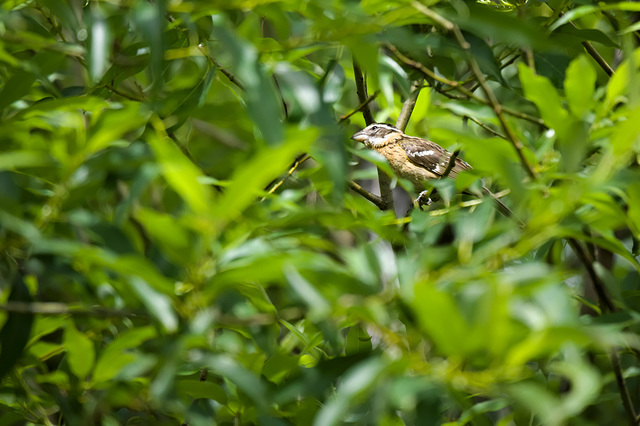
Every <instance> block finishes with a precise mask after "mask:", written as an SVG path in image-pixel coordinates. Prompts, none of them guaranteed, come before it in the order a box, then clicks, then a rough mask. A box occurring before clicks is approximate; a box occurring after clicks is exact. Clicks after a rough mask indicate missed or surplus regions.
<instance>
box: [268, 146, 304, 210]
mask: <svg viewBox="0 0 640 426" xmlns="http://www.w3.org/2000/svg"><path fill="white" fill-rule="evenodd" d="M309 158H311V156H310V155H309V154H307V153H306V152H303V153H302V154H300V155H298V157H297V158H296V159H295V160H293V163H292V164H291V167H290V168H289V171H288V172H287V174H286V175H285V177H283V178H282V179H280V180H279V181H278V182H277V183H276V184H275V185H273V186H272V187H271V189H269V190H268V191H267V195H269V194H273V193H274V192H275V191H276V189H278V188H280V186H282V184H283V183H284V182H285V181H286V180H287V179H288V178H289V176H291V175H292V174H293V172H295V171H296V169H297V168H298V167H299V166H300V164H302V163H304V162H305V161H307V160H308V159H309ZM266 198H267V197H266V196H264V197H262V199H260V201H264V200H265V199H266Z"/></svg>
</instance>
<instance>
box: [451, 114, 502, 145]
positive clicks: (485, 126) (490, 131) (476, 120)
mask: <svg viewBox="0 0 640 426" xmlns="http://www.w3.org/2000/svg"><path fill="white" fill-rule="evenodd" d="M454 114H455V113H454ZM464 117H466V118H468V119H469V120H471V121H473V122H474V123H476V124H477V125H478V126H480V127H482V128H483V129H485V130H486V131H487V132H489V133H491V134H492V135H494V136H497V137H499V138H502V139H507V137H506V136H505V135H503V134H502V133H500V132H497V131H495V130H493V129H492V128H491V127H489V126H487V125H486V124H484V123H483V122H482V121H480V120H478V119H477V118H475V117H472V116H470V115H465V116H464ZM507 140H508V139H507Z"/></svg>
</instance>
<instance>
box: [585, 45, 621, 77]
mask: <svg viewBox="0 0 640 426" xmlns="http://www.w3.org/2000/svg"><path fill="white" fill-rule="evenodd" d="M581 44H582V45H583V46H584V48H585V50H586V51H587V53H588V54H589V55H591V57H592V58H593V59H594V60H595V61H596V62H597V63H598V65H600V68H602V69H603V70H604V72H606V73H607V75H608V76H609V77H611V76H613V75H614V74H615V73H616V72H615V71H614V70H613V68H611V65H609V64H608V63H607V61H606V60H605V59H604V58H603V57H602V56H601V55H600V53H598V51H597V50H596V48H595V47H593V45H592V44H591V43H590V42H588V41H583V42H581Z"/></svg>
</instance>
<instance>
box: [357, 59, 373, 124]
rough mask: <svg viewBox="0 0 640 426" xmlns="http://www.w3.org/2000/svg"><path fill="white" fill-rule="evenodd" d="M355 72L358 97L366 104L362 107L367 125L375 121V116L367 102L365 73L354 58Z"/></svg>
mask: <svg viewBox="0 0 640 426" xmlns="http://www.w3.org/2000/svg"><path fill="white" fill-rule="evenodd" d="M353 74H354V76H355V81H356V92H357V93H358V99H360V103H361V104H364V106H363V107H362V116H363V117H364V122H365V123H366V124H367V126H368V125H369V124H371V123H373V122H375V120H374V118H373V114H372V113H371V108H369V103H368V102H367V99H368V95H367V83H366V81H365V79H364V75H363V73H362V70H361V69H360V66H359V65H358V63H357V62H356V61H355V59H354V60H353Z"/></svg>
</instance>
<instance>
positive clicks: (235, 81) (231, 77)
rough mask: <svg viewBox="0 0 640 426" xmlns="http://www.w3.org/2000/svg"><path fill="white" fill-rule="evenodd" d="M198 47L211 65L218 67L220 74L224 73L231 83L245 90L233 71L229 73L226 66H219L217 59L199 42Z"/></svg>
mask: <svg viewBox="0 0 640 426" xmlns="http://www.w3.org/2000/svg"><path fill="white" fill-rule="evenodd" d="M198 49H199V50H200V52H202V54H203V55H204V56H205V57H206V58H207V59H208V60H209V62H211V64H212V65H213V66H215V67H216V68H218V69H219V70H220V72H221V73H222V74H224V75H225V76H226V77H227V78H228V79H229V81H230V82H232V83H233V84H235V85H236V86H238V87H239V88H240V89H242V90H245V89H244V84H242V82H241V81H240V80H238V77H236V76H235V75H234V74H233V73H231V72H230V71H229V70H227V69H226V68H223V67H221V66H220V64H219V63H218V61H216V60H215V58H214V57H213V56H211V55H209V52H208V51H207V48H206V47H205V46H204V45H202V44H199V45H198Z"/></svg>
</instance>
